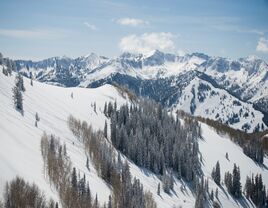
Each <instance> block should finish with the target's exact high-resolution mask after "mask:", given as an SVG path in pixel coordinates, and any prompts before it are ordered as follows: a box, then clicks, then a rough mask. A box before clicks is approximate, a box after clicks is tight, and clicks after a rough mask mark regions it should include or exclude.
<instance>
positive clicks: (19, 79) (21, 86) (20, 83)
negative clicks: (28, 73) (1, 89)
mask: <svg viewBox="0 0 268 208" xmlns="http://www.w3.org/2000/svg"><path fill="white" fill-rule="evenodd" d="M15 84H16V86H17V87H18V88H19V90H21V91H23V92H24V91H25V87H24V83H23V77H22V75H21V74H18V75H17V76H16V80H15Z"/></svg>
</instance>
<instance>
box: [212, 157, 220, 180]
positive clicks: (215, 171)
mask: <svg viewBox="0 0 268 208" xmlns="http://www.w3.org/2000/svg"><path fill="white" fill-rule="evenodd" d="M211 176H212V178H213V180H214V181H215V183H216V184H217V185H220V183H221V171H220V163H219V161H218V162H217V163H216V167H215V168H213V170H212V174H211Z"/></svg>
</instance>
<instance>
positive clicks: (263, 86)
mask: <svg viewBox="0 0 268 208" xmlns="http://www.w3.org/2000/svg"><path fill="white" fill-rule="evenodd" d="M15 62H16V66H17V70H18V71H19V72H21V73H22V74H23V75H25V76H27V77H33V78H34V79H36V80H38V81H40V82H45V83H49V84H53V85H59V86H64V87H86V88H96V87H99V86H102V85H104V84H118V85H123V86H126V87H127V88H129V89H131V90H132V91H134V92H135V93H136V94H138V95H141V96H144V97H148V98H151V99H154V100H155V101H157V102H159V103H161V104H162V105H163V106H164V107H166V108H167V109H168V110H169V111H171V112H176V111H177V110H183V111H185V112H187V113H189V114H191V115H194V116H201V117H205V118H210V119H214V120H218V121H220V122H222V123H224V124H227V125H229V126H231V127H233V128H236V129H240V130H243V131H247V132H253V131H260V130H264V129H266V128H267V126H268V65H267V63H266V62H265V61H263V60H261V59H259V58H257V57H247V58H239V59H237V60H232V59H229V58H223V57H211V56H208V55H205V54H203V53H192V54H186V55H183V56H179V55H175V54H171V53H164V52H161V51H158V50H155V51H153V52H152V53H150V54H132V53H123V54H121V55H120V56H118V57H115V58H107V57H104V56H98V55H96V54H94V53H91V54H89V55H86V56H82V57H78V58H75V59H73V58H68V57H65V56H63V57H52V58H48V59H45V60H42V61H28V60H16V61H15Z"/></svg>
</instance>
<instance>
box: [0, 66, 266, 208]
mask: <svg viewBox="0 0 268 208" xmlns="http://www.w3.org/2000/svg"><path fill="white" fill-rule="evenodd" d="M0 68H1V67H0ZM14 77H15V75H13V76H12V77H6V76H4V75H3V74H2V73H0V118H1V120H0V135H1V138H0V170H1V171H0V192H2V191H3V188H4V184H5V182H6V181H7V180H11V179H12V178H14V177H15V176H16V175H19V176H22V177H24V178H25V179H26V180H27V181H30V182H35V183H36V184H37V185H38V186H39V187H40V188H41V189H42V190H43V191H44V192H45V193H46V194H47V196H50V197H53V198H54V199H57V198H58V196H57V193H56V191H55V190H53V189H52V188H51V187H50V185H49V183H48V181H47V180H46V179H45V178H44V175H43V161H42V157H41V152H40V139H41V135H42V134H43V131H46V132H47V133H49V134H50V133H52V134H55V135H56V136H59V137H60V138H61V141H62V142H65V143H66V145H67V151H68V154H69V155H70V158H71V161H72V164H73V166H75V167H76V168H78V170H79V171H80V172H81V173H85V174H86V177H87V179H88V180H89V182H90V187H91V191H92V194H96V193H98V198H99V199H100V201H101V202H105V201H107V200H108V195H109V194H110V192H111V190H110V188H109V186H108V185H107V184H106V183H105V182H104V181H103V180H102V179H100V178H99V177H98V176H97V173H96V171H95V169H94V167H93V164H90V172H89V171H88V170H87V168H86V166H85V165H86V156H85V152H84V150H83V146H82V144H80V143H79V142H78V141H77V140H76V139H75V137H74V136H73V135H72V133H71V132H70V130H69V129H68V126H67V123H66V121H67V117H68V116H69V115H70V114H72V115H73V116H74V117H76V118H79V119H81V120H85V121H87V122H88V123H90V124H92V126H93V128H94V129H95V130H97V129H102V128H103V127H104V122H105V119H107V118H106V117H105V116H104V114H103V113H102V111H103V107H104V103H105V101H107V102H108V101H114V100H116V101H117V103H118V105H121V104H123V103H125V102H129V101H128V100H126V99H125V98H122V97H121V95H120V93H118V91H117V90H116V88H114V87H113V86H110V85H104V86H102V87H100V88H96V89H85V88H62V87H57V86H50V85H47V84H44V83H39V82H35V81H34V84H33V86H31V85H30V80H29V79H26V78H24V83H25V87H26V92H24V93H23V98H24V111H25V113H24V116H22V115H21V114H20V113H19V112H18V111H16V110H15V109H14V106H13V100H12V87H13V86H14ZM71 93H73V98H71ZM94 102H96V106H97V108H96V113H95V112H94V108H93V103H94ZM36 112H38V114H39V116H40V119H41V120H40V122H39V124H38V128H36V127H35V125H34V124H35V113H36ZM202 135H203V137H204V139H203V140H200V142H199V144H200V152H201V153H202V155H203V167H202V169H203V171H204V174H205V176H206V177H209V178H211V177H210V174H211V171H212V168H213V167H214V166H215V164H216V162H217V161H218V160H219V161H220V165H221V171H222V172H221V175H222V178H223V175H224V172H225V171H227V170H229V171H231V170H232V168H233V163H236V164H238V165H239V166H240V170H241V174H242V178H241V180H242V185H244V182H245V177H246V175H251V174H252V173H255V174H256V173H262V176H263V180H264V182H265V184H266V186H268V170H267V167H268V160H267V158H265V161H264V166H262V167H261V166H258V165H257V164H256V163H254V162H253V161H252V160H251V159H250V158H248V157H246V156H245V155H244V154H243V152H242V150H241V148H240V147H239V146H237V145H235V144H234V143H233V142H231V141H230V140H229V139H228V138H225V137H224V136H221V135H218V134H217V133H216V132H215V131H214V130H213V129H211V128H209V127H208V126H207V125H206V124H202ZM226 152H228V153H229V158H230V161H228V160H226V158H225V153H226ZM130 170H131V173H132V175H133V176H134V177H137V178H139V179H140V180H141V183H142V184H143V185H144V188H145V189H146V190H149V191H151V192H152V193H153V196H154V198H155V200H156V202H157V204H158V207H160V208H171V207H173V206H174V205H176V206H180V205H181V206H182V207H186V208H187V207H189V208H190V207H193V206H194V202H195V197H194V195H193V194H192V193H191V191H190V189H189V188H187V186H186V187H185V188H184V186H183V185H182V184H183V182H181V181H178V180H175V186H174V192H172V193H171V194H170V195H168V194H165V193H164V192H163V191H161V196H158V195H157V186H158V183H161V182H160V180H159V179H158V177H157V176H156V175H154V174H152V173H151V172H150V171H146V170H144V169H141V168H139V167H137V166H136V165H134V164H133V163H131V162H130ZM209 186H210V189H214V191H215V189H216V184H215V183H214V182H213V181H212V180H210V183H209ZM219 197H220V202H221V204H222V206H223V207H242V206H243V205H244V204H239V203H238V202H236V201H235V200H234V199H233V198H232V197H231V196H230V195H229V194H227V192H226V189H225V187H224V186H223V189H220V188H219ZM244 203H247V204H248V206H249V207H251V206H252V204H250V203H249V202H247V201H245V202H244Z"/></svg>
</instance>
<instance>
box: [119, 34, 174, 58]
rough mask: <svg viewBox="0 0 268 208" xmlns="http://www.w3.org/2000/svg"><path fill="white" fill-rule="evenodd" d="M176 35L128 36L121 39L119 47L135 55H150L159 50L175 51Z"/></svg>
mask: <svg viewBox="0 0 268 208" xmlns="http://www.w3.org/2000/svg"><path fill="white" fill-rule="evenodd" d="M174 37H175V36H174V35H173V34H171V33H165V32H161V33H144V34H142V35H140V36H138V35H135V34H133V35H128V36H125V37H123V38H122V39H121V41H120V43H119V47H120V49H121V50H122V51H128V52H133V53H143V54H146V53H150V52H151V51H153V50H155V49H158V50H164V51H170V50H174V48H175V46H174V45H175V44H174V41H173V39H174Z"/></svg>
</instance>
